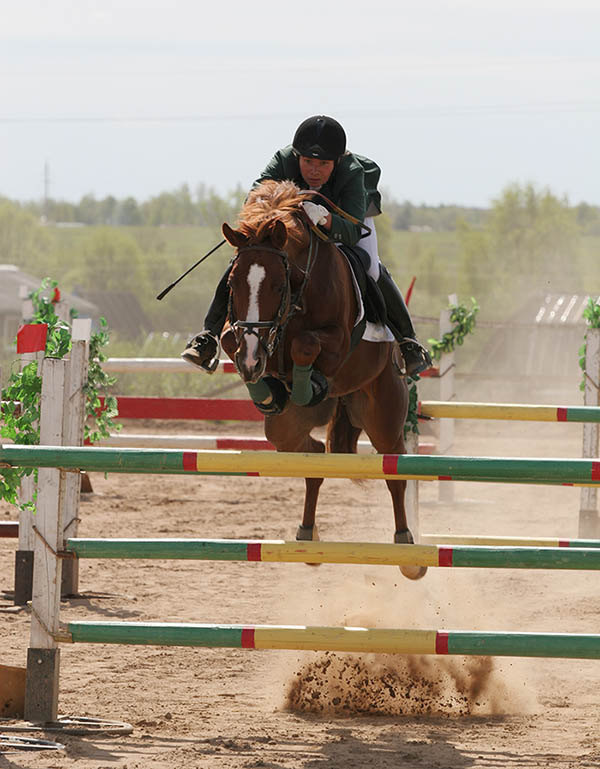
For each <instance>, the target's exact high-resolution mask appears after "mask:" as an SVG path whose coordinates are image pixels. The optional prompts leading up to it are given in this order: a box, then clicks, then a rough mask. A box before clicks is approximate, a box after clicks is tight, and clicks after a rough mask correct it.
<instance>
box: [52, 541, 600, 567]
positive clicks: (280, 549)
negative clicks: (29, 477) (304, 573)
mask: <svg viewBox="0 0 600 769" xmlns="http://www.w3.org/2000/svg"><path fill="white" fill-rule="evenodd" d="M66 551H67V553H72V554H73V556H74V557H76V558H112V559H183V560H197V561H255V562H257V561H259V562H263V563H266V562H270V563H306V562H307V561H308V562H310V563H338V564H341V563H343V564H361V565H368V566H374V565H377V566H434V567H435V566H441V567H451V566H453V567H471V568H501V569H590V570H599V569H600V550H599V549H594V548H589V549H583V548H553V547H507V546H505V547H486V546H473V545H456V546H448V545H395V544H389V543H373V542H296V541H293V542H285V541H284V540H237V539H69V540H67V544H66Z"/></svg>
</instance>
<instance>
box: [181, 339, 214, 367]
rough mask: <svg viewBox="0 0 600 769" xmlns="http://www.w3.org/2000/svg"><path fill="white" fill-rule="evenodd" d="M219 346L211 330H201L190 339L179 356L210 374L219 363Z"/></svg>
mask: <svg viewBox="0 0 600 769" xmlns="http://www.w3.org/2000/svg"><path fill="white" fill-rule="evenodd" d="M220 347H221V346H220V344H219V339H218V337H217V336H216V335H215V334H213V333H212V331H202V332H201V333H199V334H196V336H194V337H192V338H191V339H190V341H189V342H188V344H187V347H186V348H185V350H184V351H183V352H182V353H181V357H182V358H183V360H185V361H187V362H188V363H191V364H192V365H193V366H198V367H199V368H201V369H204V371H206V372H208V373H209V374H212V373H214V372H215V371H216V370H217V367H218V365H219V350H220Z"/></svg>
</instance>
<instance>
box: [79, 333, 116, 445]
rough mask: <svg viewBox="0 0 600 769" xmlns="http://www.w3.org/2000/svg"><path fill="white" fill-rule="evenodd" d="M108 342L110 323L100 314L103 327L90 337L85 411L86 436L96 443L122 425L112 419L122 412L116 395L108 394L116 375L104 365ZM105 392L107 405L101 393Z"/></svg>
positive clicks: (103, 394)
mask: <svg viewBox="0 0 600 769" xmlns="http://www.w3.org/2000/svg"><path fill="white" fill-rule="evenodd" d="M108 342H109V334H108V327H107V324H106V321H105V319H104V318H100V330H99V331H96V332H95V333H93V334H92V335H91V338H90V363H89V368H88V380H87V385H86V386H85V393H86V399H85V413H86V416H87V419H86V422H85V426H84V438H85V440H87V441H90V442H91V443H96V442H97V441H99V440H101V439H102V438H108V436H109V435H110V430H111V429H116V430H120V429H121V425H119V424H115V423H114V421H113V419H114V417H116V416H117V414H118V413H119V410H118V408H117V399H116V398H115V396H114V395H109V394H108V388H109V387H110V386H111V385H113V384H114V383H115V382H116V381H117V379H116V377H114V376H110V375H109V374H107V373H106V371H104V369H103V368H102V363H104V361H105V360H106V359H107V357H108V356H107V355H106V354H105V352H104V351H103V348H104V347H106V345H107V344H108ZM101 396H104V407H102V404H101V401H100V397H101Z"/></svg>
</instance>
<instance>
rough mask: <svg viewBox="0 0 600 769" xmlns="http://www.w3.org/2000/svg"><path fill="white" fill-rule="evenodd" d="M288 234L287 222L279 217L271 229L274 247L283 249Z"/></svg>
mask: <svg viewBox="0 0 600 769" xmlns="http://www.w3.org/2000/svg"><path fill="white" fill-rule="evenodd" d="M287 239H288V234H287V229H286V227H285V224H284V223H283V222H282V221H281V219H277V221H276V222H275V224H274V225H273V229H272V230H271V243H272V244H273V248H278V249H282V248H283V247H284V246H285V244H286V243H287Z"/></svg>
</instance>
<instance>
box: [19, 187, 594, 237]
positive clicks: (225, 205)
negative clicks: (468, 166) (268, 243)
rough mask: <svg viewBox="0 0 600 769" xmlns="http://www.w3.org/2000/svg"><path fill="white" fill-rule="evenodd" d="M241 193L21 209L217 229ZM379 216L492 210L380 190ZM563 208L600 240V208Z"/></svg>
mask: <svg viewBox="0 0 600 769" xmlns="http://www.w3.org/2000/svg"><path fill="white" fill-rule="evenodd" d="M245 197H246V190H244V189H243V188H242V187H241V186H240V185H238V187H236V188H235V189H234V190H231V191H229V192H227V193H225V194H223V195H220V194H219V193H218V192H217V191H216V190H215V189H214V188H212V187H209V186H207V185H205V184H200V185H198V186H197V187H196V189H195V190H194V191H193V192H192V191H191V190H190V187H189V186H188V185H187V184H182V185H181V186H180V187H179V188H178V189H176V190H174V191H171V192H161V193H160V194H159V195H155V196H153V197H151V198H149V199H148V200H145V201H138V200H136V199H135V198H133V197H127V198H124V199H121V200H119V199H117V198H115V197H114V196H112V195H109V196H107V197H105V198H102V199H97V198H96V197H95V196H94V195H91V194H90V195H84V196H83V197H82V198H81V200H80V201H79V202H78V203H70V202H67V201H64V200H54V199H52V198H50V199H47V200H45V201H31V202H27V203H23V204H20V205H21V206H22V208H23V209H24V210H27V211H29V212H31V213H32V214H34V215H35V216H37V217H39V218H40V219H41V220H42V221H46V222H48V223H57V222H58V223H65V224H84V225H88V226H92V225H93V226H108V227H142V226H146V227H159V226H170V227H172V226H181V227H183V226H187V227H194V226H195V227H220V225H221V223H222V222H224V221H229V222H231V221H234V220H235V217H236V215H237V212H238V211H239V209H240V207H241V205H242V203H243V201H244V198H245ZM383 200H384V211H385V213H386V215H387V217H388V219H389V222H390V224H391V227H392V229H394V230H399V231H424V232H428V231H434V232H452V231H454V230H456V229H457V226H459V223H463V222H466V223H467V224H468V225H469V226H471V227H476V228H478V229H480V228H482V227H484V226H485V224H486V222H487V221H488V219H489V217H490V214H491V212H492V210H493V207H494V203H493V202H492V203H491V205H490V208H476V207H468V206H459V205H455V204H449V205H445V204H441V205H438V206H429V205H425V204H424V203H423V204H420V205H417V204H415V203H412V202H410V201H408V200H405V201H403V202H399V201H397V200H395V199H394V198H393V197H392V196H391V195H390V194H389V193H388V192H386V191H385V190H384V191H383ZM562 202H563V204H564V205H565V206H566V207H567V208H571V209H572V210H573V213H574V216H575V220H576V222H577V225H578V227H579V228H580V229H581V231H582V233H583V234H587V235H600V206H593V205H590V204H588V203H579V204H578V205H576V206H569V204H568V202H567V201H562Z"/></svg>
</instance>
